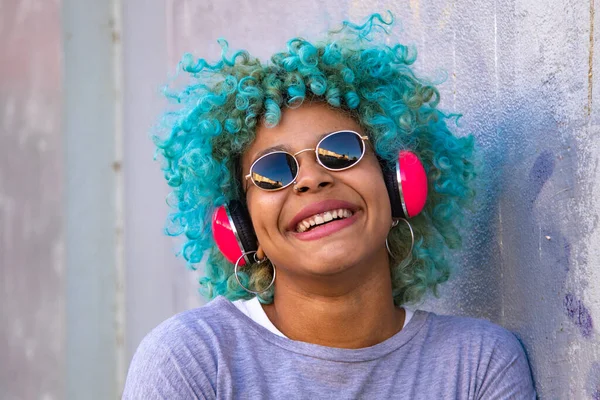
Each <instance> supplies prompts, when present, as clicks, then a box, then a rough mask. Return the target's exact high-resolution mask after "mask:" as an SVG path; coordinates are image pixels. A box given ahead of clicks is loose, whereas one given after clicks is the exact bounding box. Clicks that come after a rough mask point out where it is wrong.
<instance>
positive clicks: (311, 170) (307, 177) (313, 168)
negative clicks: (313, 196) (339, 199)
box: [294, 151, 333, 193]
mask: <svg viewBox="0 0 600 400" xmlns="http://www.w3.org/2000/svg"><path fill="white" fill-rule="evenodd" d="M315 157H316V155H315V152H314V151H312V152H306V153H304V154H302V155H299V156H296V158H297V159H298V164H299V167H300V168H299V170H298V176H297V177H296V184H295V185H294V190H295V191H296V192H297V193H304V192H308V191H312V192H315V191H319V190H321V189H323V188H325V187H328V186H332V185H333V175H332V174H331V171H329V170H327V169H325V168H323V166H322V165H321V164H319V163H318V162H317V160H316V158H315Z"/></svg>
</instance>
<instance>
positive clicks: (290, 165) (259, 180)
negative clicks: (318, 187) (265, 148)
mask: <svg viewBox="0 0 600 400" xmlns="http://www.w3.org/2000/svg"><path fill="white" fill-rule="evenodd" d="M297 172H298V167H297V165H296V160H294V158H293V157H292V156H291V155H290V154H287V153H271V154H268V155H266V156H264V157H263V158H261V159H260V160H259V161H257V162H256V164H254V167H253V168H252V180H253V181H254V183H255V184H256V186H258V187H259V188H261V189H265V190H276V189H281V188H282V187H284V186H286V185H288V184H290V183H291V182H292V181H293V180H294V178H295V177H296V173H297Z"/></svg>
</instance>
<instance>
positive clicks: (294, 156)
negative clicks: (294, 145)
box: [244, 129, 370, 192]
mask: <svg viewBox="0 0 600 400" xmlns="http://www.w3.org/2000/svg"><path fill="white" fill-rule="evenodd" d="M342 132H350V133H354V134H355V135H356V136H358V138H359V139H361V140H362V142H363V148H362V153H361V155H360V157H359V158H358V160H356V162H355V163H354V164H352V165H350V166H348V167H344V168H339V169H333V168H329V167H327V166H325V165H324V164H323V163H322V162H321V160H320V159H319V153H318V151H317V149H318V148H319V146H320V145H321V143H323V141H324V140H325V139H327V138H329V137H330V136H332V135H335V134H338V133H342ZM364 142H367V143H370V142H369V137H368V136H366V135H361V134H360V133H358V132H356V131H353V130H350V129H342V130H339V131H335V132H331V133H328V134H327V135H325V136H324V137H323V138H322V139H321V140H319V142H318V143H317V145H316V146H315V148H312V149H302V150H300V151H298V152H296V153H294V154H292V153H288V152H287V151H283V150H276V151H271V152H269V153H267V154H263V155H262V156H260V157H258V158H257V159H256V160H254V162H253V163H252V165H251V166H250V173H249V174H248V175H246V176H245V177H244V178H245V180H246V182H247V181H248V179H250V180H251V181H252V183H253V184H254V186H256V187H257V188H259V189H260V190H264V191H266V192H276V191H278V190H283V189H285V188H287V187H288V186H290V185H292V184H293V183H295V182H296V178H297V177H298V173H299V172H300V163H299V162H298V159H297V158H296V156H297V155H299V154H302V153H305V152H307V151H314V152H315V159H316V160H317V162H318V163H319V165H321V167H323V168H325V169H326V170H328V171H334V172H337V171H345V170H347V169H350V168H352V167H354V166H355V165H357V164H358V163H359V162H360V161H361V160H362V159H363V157H364V156H365V153H366V151H367V146H366V145H365V144H364ZM277 153H283V154H287V155H290V156H292V158H293V159H294V162H295V163H296V176H294V179H292V181H291V182H290V183H288V184H286V185H284V186H282V187H280V188H276V189H265V188H262V187H260V186H258V185H257V184H256V182H255V181H254V179H252V169H253V168H254V166H255V165H256V163H257V162H259V161H260V160H262V159H263V158H265V157H267V156H270V155H272V154H277Z"/></svg>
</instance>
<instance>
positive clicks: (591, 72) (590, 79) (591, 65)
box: [587, 0, 595, 120]
mask: <svg viewBox="0 0 600 400" xmlns="http://www.w3.org/2000/svg"><path fill="white" fill-rule="evenodd" d="M594 14H595V10H594V0H590V44H589V48H590V51H589V53H590V54H589V62H588V106H587V116H588V120H589V119H590V118H589V117H590V116H591V114H592V101H593V98H592V93H593V88H594V79H593V78H594Z"/></svg>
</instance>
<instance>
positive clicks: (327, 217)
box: [296, 208, 353, 233]
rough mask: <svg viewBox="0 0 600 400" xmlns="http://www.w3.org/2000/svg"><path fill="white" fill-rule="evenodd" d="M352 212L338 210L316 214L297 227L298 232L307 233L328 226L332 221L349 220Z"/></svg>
mask: <svg viewBox="0 0 600 400" xmlns="http://www.w3.org/2000/svg"><path fill="white" fill-rule="evenodd" d="M352 214H353V213H352V211H350V210H348V209H343V208H340V209H337V210H331V211H325V212H324V213H320V214H315V215H313V216H311V217H308V218H306V219H303V220H302V221H300V222H299V223H298V225H296V232H299V233H301V232H306V231H309V230H311V229H312V228H314V227H316V226H319V225H323V224H326V223H328V222H331V221H336V220H340V219H344V218H349V217H351V216H352Z"/></svg>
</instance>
